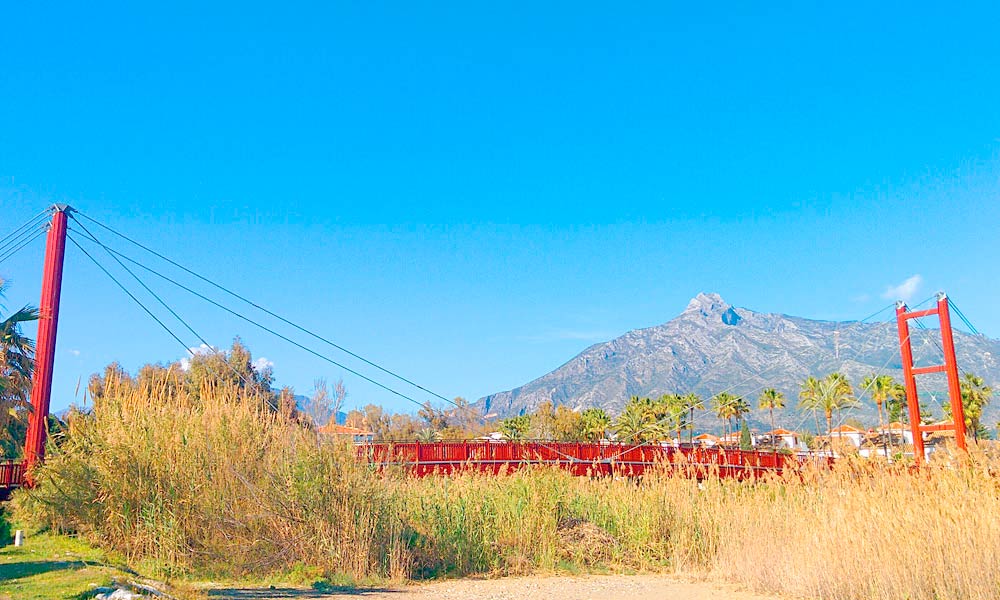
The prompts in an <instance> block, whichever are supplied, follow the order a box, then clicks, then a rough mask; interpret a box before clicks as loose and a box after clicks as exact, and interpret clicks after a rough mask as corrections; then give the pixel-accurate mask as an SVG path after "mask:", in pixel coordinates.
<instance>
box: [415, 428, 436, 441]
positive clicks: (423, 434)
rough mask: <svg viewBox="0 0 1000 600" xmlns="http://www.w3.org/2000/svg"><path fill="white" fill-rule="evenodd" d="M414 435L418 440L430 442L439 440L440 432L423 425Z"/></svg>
mask: <svg viewBox="0 0 1000 600" xmlns="http://www.w3.org/2000/svg"><path fill="white" fill-rule="evenodd" d="M415 437H416V439H417V441H418V442H424V443H428V444H430V443H433V442H440V441H441V432H440V431H438V430H436V429H431V428H430V427H424V428H423V429H421V430H420V431H418V432H417V434H416V436H415Z"/></svg>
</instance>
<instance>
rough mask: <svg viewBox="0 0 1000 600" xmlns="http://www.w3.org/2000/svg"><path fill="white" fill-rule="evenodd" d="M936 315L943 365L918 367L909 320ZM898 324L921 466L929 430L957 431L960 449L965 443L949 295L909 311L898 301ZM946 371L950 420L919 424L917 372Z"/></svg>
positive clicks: (908, 404) (908, 403)
mask: <svg viewBox="0 0 1000 600" xmlns="http://www.w3.org/2000/svg"><path fill="white" fill-rule="evenodd" d="M931 315H937V317H938V320H939V321H940V322H941V344H942V345H941V349H942V351H943V353H944V364H943V365H933V366H929V367H917V366H914V364H913V346H912V345H911V343H910V323H909V320H910V319H918V318H920V317H927V316H931ZM896 324H897V325H898V329H899V351H900V355H901V356H902V359H903V379H904V385H905V386H906V408H907V413H908V414H909V415H910V431H911V433H912V435H913V456H914V458H915V459H916V462H917V464H918V465H920V464H923V462H924V438H923V434H924V433H925V432H928V431H951V430H954V431H955V443H956V444H957V445H958V447H959V448H960V449H961V450H963V451H964V450H966V445H965V410H964V408H963V407H962V386H961V383H960V382H959V379H958V363H957V361H956V360H955V340H954V338H953V337H952V332H951V313H950V312H949V311H948V296H947V295H946V294H944V293H943V292H942V293H940V294H938V297H937V306H936V307H934V308H929V309H927V310H917V311H912V312H911V311H910V310H909V309H908V308H907V306H906V303H904V302H899V303H897V304H896ZM927 373H944V374H945V375H946V376H947V378H948V399H949V401H950V403H951V416H952V422H951V423H939V424H936V425H922V424H921V423H920V400H919V398H918V396H917V380H916V376H917V375H924V374H927Z"/></svg>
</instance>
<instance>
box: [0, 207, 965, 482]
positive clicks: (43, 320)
mask: <svg viewBox="0 0 1000 600" xmlns="http://www.w3.org/2000/svg"><path fill="white" fill-rule="evenodd" d="M78 216H79V217H80V218H81V219H83V220H80V219H78V218H77V217H78ZM46 220H49V223H48V224H46V223H45V221H46ZM70 220H72V222H73V224H74V227H75V229H70V228H69V221H70ZM84 221H86V222H87V223H89V224H92V225H93V226H94V227H95V229H96V228H100V231H107V232H110V233H111V234H113V235H114V236H116V237H117V238H119V239H123V240H125V241H127V242H128V243H130V244H132V246H134V247H137V248H139V249H141V250H143V251H144V252H146V253H149V254H151V255H153V256H155V257H157V258H158V259H161V260H163V261H165V262H166V263H168V264H170V265H172V266H173V267H176V268H178V269H180V270H181V271H183V272H185V273H186V274H188V275H190V276H193V277H195V278H197V279H198V280H200V281H202V282H204V283H206V284H209V285H211V286H213V288H214V289H216V290H218V291H221V292H223V293H225V294H227V296H228V297H232V298H235V299H237V300H239V301H240V302H242V303H246V304H249V305H250V306H252V307H254V308H255V309H257V310H259V311H262V312H263V313H265V314H267V315H269V316H271V317H273V318H275V319H278V320H279V321H281V322H283V323H284V324H286V325H288V326H291V327H293V328H294V329H296V330H297V331H299V332H300V333H302V334H306V335H308V336H309V337H311V338H312V339H314V340H316V341H319V342H322V343H323V344H325V345H327V346H330V347H332V348H335V349H337V350H338V351H340V352H343V353H346V354H347V355H349V356H351V357H353V358H355V359H357V360H359V361H361V362H363V363H365V364H367V365H368V366H369V367H371V368H373V369H377V370H378V371H380V372H382V373H384V374H385V375H388V376H391V377H393V378H395V379H396V380H398V381H400V382H403V383H405V384H407V385H408V386H412V387H414V388H416V389H419V390H420V391H421V392H424V393H427V394H430V395H432V396H434V397H436V398H437V399H439V400H443V401H445V402H452V401H451V400H449V399H448V398H447V397H445V396H442V395H441V394H437V393H435V392H432V391H431V390H428V389H427V388H425V387H423V386H420V385H418V384H416V383H415V382H413V381H411V380H409V379H407V378H405V377H403V376H401V375H399V374H398V373H394V372H392V371H390V370H388V369H386V368H384V367H382V366H380V365H378V364H376V363H374V362H372V361H370V360H368V359H366V358H364V357H362V356H359V355H358V354H355V353H353V352H351V351H349V350H347V349H346V348H344V347H343V346H339V345H337V344H336V343H334V342H332V341H330V340H329V339H327V338H325V337H323V336H321V335H319V334H316V333H314V332H312V331H309V330H307V329H305V328H304V327H302V326H300V325H297V324H295V323H293V322H291V321H289V320H288V319H286V318H284V317H281V316H280V315H278V314H275V313H274V312H272V311H270V310H267V309H266V308H264V307H262V306H260V305H259V304H256V303H254V302H252V301H251V300H249V299H247V298H245V297H243V296H241V295H239V294H237V293H235V292H233V291H231V290H229V289H227V288H225V287H223V286H221V285H219V284H217V283H215V282H214V281H212V280H210V279H208V278H206V277H204V276H202V275H199V274H198V273H196V272H194V271H192V270H191V269H188V268H187V267H184V266H183V265H180V264H179V263H177V262H175V261H173V260H171V259H169V258H168V257H166V256H164V255H162V254H160V253H158V252H156V251H155V250H152V249H151V248H148V247H146V246H143V245H142V244H141V243H139V242H136V241H135V240H132V239H131V238H129V237H128V236H126V235H124V234H122V233H119V232H117V231H115V230H114V229H112V228H111V227H109V226H107V225H105V224H102V223H100V222H99V221H96V220H95V219H92V218H91V217H88V216H86V215H83V214H81V213H79V212H78V211H75V210H74V209H72V208H71V207H69V206H66V205H56V206H53V207H52V208H51V209H50V210H48V211H44V212H42V213H40V214H39V215H36V216H35V217H33V218H32V219H30V220H29V221H28V222H27V223H25V224H24V225H22V226H21V227H19V228H18V229H16V230H15V231H14V232H13V233H11V234H9V235H7V236H6V237H4V238H0V250H3V252H4V254H2V255H0V262H2V261H4V260H7V259H8V258H10V257H11V256H13V255H14V254H16V253H17V252H19V251H20V250H21V249H22V248H24V247H25V246H27V245H28V244H30V243H31V242H32V241H33V240H35V239H38V238H39V237H41V236H42V235H45V236H46V252H45V263H44V269H43V277H42V295H41V302H40V304H39V313H40V314H39V328H38V340H37V347H36V353H35V362H36V364H35V369H34V374H33V379H32V386H31V407H32V411H31V413H30V416H29V419H28V431H27V435H26V440H25V444H24V461H23V462H16V461H3V460H2V458H0V499H2V498H4V497H6V496H7V494H9V492H10V491H11V490H12V489H14V488H16V487H19V486H21V485H24V484H25V483H30V477H31V472H32V466H33V465H34V464H37V463H39V462H41V461H42V460H43V459H44V455H45V443H46V437H47V422H48V421H47V419H48V415H49V404H50V398H51V391H52V373H53V369H54V360H55V344H56V330H57V326H58V322H59V303H60V295H61V289H62V272H63V261H64V256H65V251H66V241H67V239H68V240H69V241H70V242H72V243H73V245H75V246H76V247H77V248H78V249H79V250H80V251H81V252H82V253H83V254H84V255H85V256H86V257H87V258H89V259H90V260H91V261H92V262H94V263H95V265H97V267H99V268H100V269H101V270H102V271H103V272H104V273H105V274H107V275H108V276H109V278H111V279H112V281H113V282H114V283H115V284H117V285H118V286H119V287H120V288H121V289H122V290H123V291H124V292H126V293H127V294H128V295H129V297H130V298H132V300H134V301H135V302H136V303H137V304H138V305H139V306H140V307H141V308H142V309H143V310H145V311H146V313H147V314H149V315H150V316H151V317H153V318H154V320H156V322H157V323H158V324H159V325H160V326H161V327H162V328H163V329H165V330H166V331H167V333H169V334H170V335H171V336H172V337H173V338H174V339H175V340H177V342H178V343H179V344H180V345H181V346H182V347H183V348H184V349H185V351H187V352H190V353H192V354H193V351H192V350H191V349H190V344H189V343H186V342H185V341H184V340H182V339H181V338H180V337H179V336H178V335H177V334H176V333H175V332H173V331H172V330H171V329H170V328H169V327H168V326H167V325H166V324H164V323H163V322H162V321H161V320H159V319H157V318H156V317H155V315H154V313H153V312H152V311H151V310H150V309H149V308H148V307H146V306H145V305H144V304H142V302H141V301H139V300H138V299H137V298H136V297H135V295H133V294H132V293H131V292H130V291H129V290H128V288H127V287H126V286H124V285H122V283H121V282H119V281H118V280H117V279H116V278H115V277H114V276H113V275H112V274H111V273H110V272H109V271H108V270H107V269H106V268H105V267H104V266H103V265H102V264H101V262H100V261H98V260H97V259H96V258H95V257H94V256H93V255H92V254H90V253H89V252H87V251H86V249H84V247H83V245H82V244H81V243H80V242H85V243H90V244H93V245H95V246H97V247H99V248H101V249H102V250H103V251H104V252H105V253H106V254H107V255H108V257H110V258H111V259H112V260H113V261H114V262H115V263H116V264H117V265H118V266H120V267H121V268H122V269H124V270H125V271H127V272H128V273H129V274H130V275H131V276H132V277H133V278H134V279H135V281H136V282H137V283H138V284H139V285H140V286H141V287H142V288H144V289H145V290H146V291H147V292H149V293H150V294H151V295H152V296H153V297H154V298H156V299H157V300H158V301H159V302H160V304H162V305H163V308H164V309H166V310H167V311H169V312H170V313H171V314H172V315H173V316H174V317H177V319H178V320H179V321H181V322H182V323H183V324H184V325H185V326H186V327H187V329H188V330H189V331H190V332H191V333H192V334H193V335H195V336H196V337H197V338H198V339H199V340H200V341H201V342H202V343H203V344H204V345H205V347H209V348H211V344H210V343H209V342H208V341H207V340H205V339H204V338H203V337H201V336H200V335H198V334H197V332H196V331H195V330H194V329H192V328H191V326H190V325H189V324H188V323H187V322H186V321H183V319H181V318H180V316H179V315H178V314H177V313H176V312H175V311H174V310H173V309H172V308H170V306H168V305H167V304H166V303H165V302H164V301H163V300H162V298H160V297H159V296H158V295H156V294H155V293H153V291H152V290H151V289H150V288H149V287H148V286H147V285H146V284H145V283H144V281H143V280H142V279H141V278H140V277H139V276H138V275H137V274H136V273H135V272H134V271H132V270H131V269H130V268H129V267H128V265H127V264H126V263H128V264H133V265H135V266H137V267H140V268H142V269H143V270H144V271H146V272H149V273H151V274H153V275H154V276H156V277H158V278H161V279H163V280H164V281H166V282H168V283H170V284H172V285H174V286H177V287H179V288H180V289H183V290H185V291H187V292H189V293H191V294H193V295H194V296H196V297H198V298H200V299H201V300H203V301H206V302H208V303H209V304H212V305H214V306H215V307H217V308H219V309H222V310H224V311H226V312H227V313H229V314H231V315H233V316H235V317H238V318H240V319H242V320H244V321H246V322H248V323H250V324H252V325H254V326H256V327H258V328H260V329H263V330H264V331H267V332H269V333H271V334H273V335H275V336H276V337H278V338H280V339H282V340H284V341H286V342H288V343H290V344H292V345H294V346H296V347H297V348H299V349H300V350H303V351H305V352H308V353H310V354H312V355H314V356H316V357H318V358H320V359H322V360H324V361H326V362H328V363H330V364H332V365H334V366H336V367H339V368H341V369H343V370H345V371H347V372H349V373H351V374H353V375H355V376H357V377H360V378H361V379H364V380H366V381H368V382H370V383H372V384H374V385H376V386H378V387H380V388H382V389H384V390H386V391H388V392H391V393H392V394H394V395H396V396H398V397H400V398H403V399H405V400H408V401H410V402H413V403H414V404H416V405H418V406H423V405H424V403H422V402H420V401H418V400H417V399H415V398H413V397H411V396H409V395H407V394H405V393H403V392H400V391H399V390H398V389H394V388H391V387H389V386H387V385H385V384H384V383H381V382H379V381H377V380H375V379H373V378H372V377H369V376H368V375H365V374H363V373H361V372H359V371H357V370H355V369H352V368H350V367H348V366H346V365H345V364H343V363H342V362H338V361H337V360H334V359H332V358H330V357H329V356H328V355H326V354H323V353H321V352H319V351H317V350H316V349H315V348H313V347H308V346H305V345H303V344H302V343H301V342H298V341H296V340H294V339H292V338H289V337H288V336H286V335H284V334H282V333H279V332H278V331H276V330H274V329H271V328H269V327H267V326H266V325H263V324H262V323H260V322H259V321H255V320H254V319H252V318H250V317H247V316H246V315H245V314H242V313H240V312H237V311H236V310H234V309H232V308H230V307H228V306H226V305H224V304H222V303H220V302H219V301H216V300H213V299H211V298H209V297H207V296H205V295H204V294H202V293H200V292H198V291H197V290H194V289H192V288H190V287H188V286H186V285H184V284H182V283H179V282H178V281H176V280H174V279H172V278H171V277H169V276H167V275H164V274H162V273H160V272H159V271H157V270H156V269H153V268H151V267H149V266H148V265H146V264H144V263H143V262H142V261H140V260H136V259H134V258H132V257H130V256H129V255H127V254H124V253H122V252H119V251H117V250H114V249H112V248H111V247H109V246H107V245H106V244H105V243H104V242H102V241H101V240H100V239H98V238H97V236H96V235H95V234H94V233H93V232H92V231H91V230H90V229H89V228H88V227H87V224H85V223H84ZM69 234H72V235H69ZM928 300H930V299H928ZM949 306H950V305H949V300H948V298H947V296H946V295H944V294H939V295H938V302H937V306H936V307H933V308H930V309H926V310H916V311H911V310H910V309H909V308H908V307H907V306H906V304H904V303H903V302H899V303H898V304H897V306H896V319H897V327H898V332H899V341H900V353H901V356H902V359H903V361H902V365H903V371H904V381H905V384H906V400H907V410H908V413H909V415H910V423H911V433H912V434H913V440H914V450H915V452H914V454H915V459H916V462H917V464H918V465H919V464H920V463H921V462H922V461H923V458H924V449H923V441H922V434H923V433H924V432H927V431H932V430H933V431H937V430H940V429H949V430H951V429H953V430H954V431H955V440H956V443H957V445H958V447H959V448H961V449H963V450H964V449H965V427H964V422H965V419H964V411H963V407H962V401H961V390H960V388H959V378H958V367H957V364H956V362H955V346H954V340H953V338H952V329H951V317H950V312H949V310H950V309H949ZM958 314H959V316H960V317H962V318H963V319H964V317H963V316H962V314H961V312H960V311H959V312H958ZM925 316H937V317H938V318H939V320H940V324H941V336H942V346H941V348H942V354H943V356H944V364H940V365H931V366H919V367H918V366H916V365H915V364H914V361H913V353H912V348H911V338H910V330H909V323H908V322H909V320H911V319H919V318H921V317H925ZM966 323H968V322H967V321H966ZM918 324H919V322H918ZM938 372H941V373H945V374H946V376H947V379H948V392H949V394H948V395H949V400H950V404H951V412H952V414H953V415H954V416H955V418H954V419H953V421H952V422H951V423H947V424H939V425H935V426H923V425H921V424H920V418H919V397H918V395H917V386H916V381H915V376H916V375H922V374H927V373H938ZM358 457H359V459H361V460H365V461H368V462H369V463H371V464H372V465H375V466H376V467H378V468H382V469H388V468H402V469H408V470H411V471H413V472H415V473H416V474H417V475H421V476H422V475H428V474H432V473H451V472H454V471H457V470H461V469H474V470H477V471H481V472H486V473H501V472H505V471H507V470H510V469H514V468H520V467H523V466H526V465H539V464H541V465H554V466H558V467H561V468H563V469H566V470H568V471H570V472H572V473H574V474H576V475H642V474H643V473H644V472H645V471H646V469H648V468H651V467H653V466H655V465H663V466H664V468H665V469H668V470H670V471H674V472H677V473H678V474H688V475H693V476H697V477H703V476H706V475H715V476H720V477H735V478H741V479H742V478H750V477H753V476H759V475H762V474H764V473H768V472H780V471H782V470H783V469H785V468H788V467H791V466H793V465H794V466H797V465H799V464H802V463H804V462H813V461H819V462H820V463H825V462H829V460H830V459H829V458H823V457H816V456H809V455H803V456H799V455H794V454H781V453H778V452H767V451H764V452H759V451H740V450H735V449H728V448H717V447H713V448H701V447H692V446H685V445H681V446H680V447H677V446H673V445H661V444H653V443H650V444H638V445H635V444H621V443H611V444H604V443H562V442H542V441H531V442H504V443H497V442H491V441H483V442H438V443H427V444H424V443H416V442H412V443H410V442H407V443H377V444H363V445H360V446H358Z"/></svg>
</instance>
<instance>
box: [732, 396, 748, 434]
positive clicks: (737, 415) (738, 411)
mask: <svg viewBox="0 0 1000 600" xmlns="http://www.w3.org/2000/svg"><path fill="white" fill-rule="evenodd" d="M748 414H750V404H748V403H747V401H746V400H744V399H743V398H742V397H737V398H736V400H735V401H734V402H733V419H734V420H736V422H740V421H742V420H743V417H745V416H746V415H748ZM734 431H735V430H734Z"/></svg>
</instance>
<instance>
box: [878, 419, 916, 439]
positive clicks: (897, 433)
mask: <svg viewBox="0 0 1000 600" xmlns="http://www.w3.org/2000/svg"><path fill="white" fill-rule="evenodd" d="M876 431H877V432H878V433H881V434H883V435H888V436H889V439H890V440H891V441H892V443H899V442H900V441H902V443H904V444H912V443H913V432H912V431H911V430H910V426H909V425H907V424H906V423H900V422H899V421H893V422H892V423H889V424H888V425H883V426H882V427H881V429H877V430H876Z"/></svg>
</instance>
